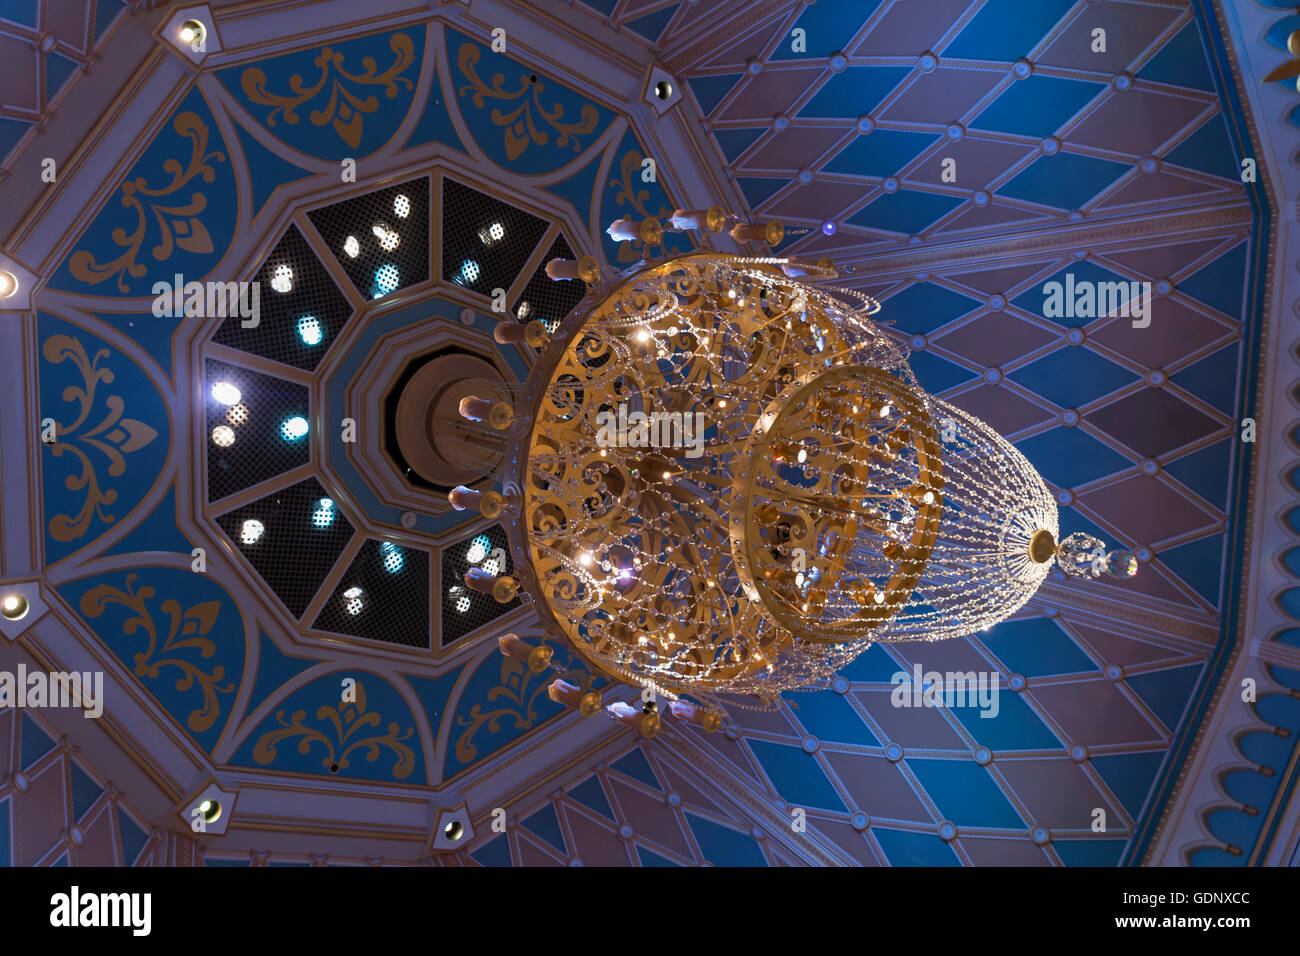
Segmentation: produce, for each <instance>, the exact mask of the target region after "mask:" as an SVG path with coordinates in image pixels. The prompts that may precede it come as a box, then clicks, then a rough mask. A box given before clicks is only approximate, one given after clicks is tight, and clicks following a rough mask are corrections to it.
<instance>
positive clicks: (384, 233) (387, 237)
mask: <svg viewBox="0 0 1300 956" xmlns="http://www.w3.org/2000/svg"><path fill="white" fill-rule="evenodd" d="M370 231H371V232H373V233H374V234H375V238H377V239H378V240H379V247H380V248H381V249H383V250H384V251H385V252H392V251H393V250H394V249H396V248H397V247H398V246H399V245H401V242H402V237H401V236H399V235H398V234H397V233H395V232H393V230H391V229H389V228H388V226H386V225H384V224H383V223H382V222H379V223H375V225H373V226H371V227H370Z"/></svg>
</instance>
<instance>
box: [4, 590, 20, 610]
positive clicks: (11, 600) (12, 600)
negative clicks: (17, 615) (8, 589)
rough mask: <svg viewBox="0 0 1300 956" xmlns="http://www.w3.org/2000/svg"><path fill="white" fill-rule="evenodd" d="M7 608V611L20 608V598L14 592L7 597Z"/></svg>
mask: <svg viewBox="0 0 1300 956" xmlns="http://www.w3.org/2000/svg"><path fill="white" fill-rule="evenodd" d="M5 610H6V611H16V610H18V598H17V597H15V596H14V595H12V594H11V595H9V596H8V597H7V598H5Z"/></svg>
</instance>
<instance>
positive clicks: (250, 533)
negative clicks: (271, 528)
mask: <svg viewBox="0 0 1300 956" xmlns="http://www.w3.org/2000/svg"><path fill="white" fill-rule="evenodd" d="M265 530H266V525H264V524H262V522H260V521H258V520H257V519H256V518H249V519H247V520H246V521H245V522H244V523H243V525H241V526H240V529H239V540H240V541H242V542H243V543H244V544H256V543H257V539H258V538H260V537H261V536H262V532H263V531H265Z"/></svg>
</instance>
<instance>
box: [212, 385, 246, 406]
mask: <svg viewBox="0 0 1300 956" xmlns="http://www.w3.org/2000/svg"><path fill="white" fill-rule="evenodd" d="M212 397H213V398H215V399H216V400H217V401H219V402H220V403H221V404H222V405H238V404H239V400H240V399H241V398H243V397H244V396H243V393H242V392H240V390H239V389H238V388H236V387H235V386H234V385H231V384H230V383H229V382H216V383H214V384H213V386H212Z"/></svg>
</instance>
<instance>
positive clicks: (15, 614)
mask: <svg viewBox="0 0 1300 956" xmlns="http://www.w3.org/2000/svg"><path fill="white" fill-rule="evenodd" d="M29 610H31V606H30V605H29V604H28V603H27V598H25V597H23V596H22V595H21V594H6V595H5V596H4V599H3V600H0V614H3V615H4V619H5V620H6V621H21V620H22V619H23V618H25V617H26V616H27V612H28V611H29Z"/></svg>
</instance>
